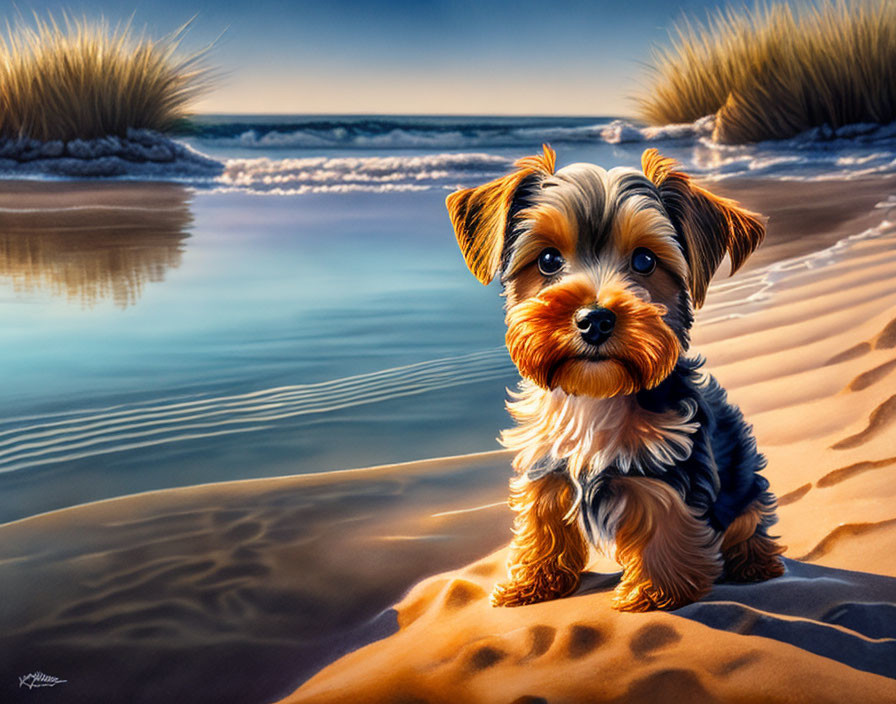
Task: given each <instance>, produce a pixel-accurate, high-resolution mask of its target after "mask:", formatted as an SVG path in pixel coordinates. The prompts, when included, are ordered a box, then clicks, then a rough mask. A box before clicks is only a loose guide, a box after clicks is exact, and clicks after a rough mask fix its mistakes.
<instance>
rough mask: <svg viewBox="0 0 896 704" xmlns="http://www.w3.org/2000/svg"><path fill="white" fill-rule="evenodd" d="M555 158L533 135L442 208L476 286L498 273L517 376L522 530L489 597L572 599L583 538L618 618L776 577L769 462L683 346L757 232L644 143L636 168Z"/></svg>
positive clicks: (512, 434) (508, 438) (516, 487)
mask: <svg viewBox="0 0 896 704" xmlns="http://www.w3.org/2000/svg"><path fill="white" fill-rule="evenodd" d="M555 159H556V155H555V153H554V152H553V150H551V149H550V147H548V146H547V145H545V146H544V154H543V155H538V156H533V157H528V158H524V159H521V160H519V161H518V162H516V164H515V166H516V171H515V172H513V173H511V174H509V175H507V176H504V177H503V178H499V179H497V180H495V181H492V182H491V183H487V184H485V185H483V186H479V187H477V188H471V189H467V190H461V191H457V192H456V193H453V194H452V195H450V196H449V197H448V200H447V206H448V211H449V214H450V216H451V222H452V225H453V226H454V230H455V234H456V235H457V241H458V243H459V244H460V249H461V252H462V253H463V256H464V259H465V261H466V263H467V266H468V267H469V269H470V271H471V272H472V273H473V274H474V275H475V276H476V278H478V279H479V280H480V281H481V282H482V283H484V284H487V283H489V282H490V281H491V280H492V279H493V278H494V277H495V275H496V274H498V273H500V280H501V283H502V284H503V288H504V295H505V296H506V298H507V305H506V322H507V337H506V340H507V349H508V350H509V352H510V356H511V358H512V359H513V361H514V363H515V364H516V366H517V367H518V369H519V372H520V375H521V377H522V381H521V383H520V386H519V390H518V392H516V393H512V392H511V394H510V395H511V398H510V400H509V401H508V403H507V407H508V410H509V412H510V414H511V416H512V417H513V418H514V420H515V421H516V422H517V426H516V427H515V428H513V429H511V430H508V431H505V432H504V433H503V434H502V438H501V440H502V443H503V444H504V445H505V447H508V448H511V449H513V450H516V451H517V454H516V457H515V459H514V461H513V466H514V469H515V470H516V473H517V476H516V477H515V478H514V479H513V481H512V482H511V498H510V505H511V508H512V509H513V510H514V511H515V512H516V518H515V521H514V536H515V537H514V539H513V543H512V545H511V561H510V564H509V570H508V577H509V579H508V581H507V582H506V583H504V584H499V585H498V586H497V587H496V588H495V591H494V592H493V593H492V597H491V600H492V604H493V605H495V606H518V605H523V604H531V603H535V602H539V601H545V600H548V599H555V598H558V597H563V596H566V595H568V594H570V593H572V592H573V591H574V590H575V589H576V587H577V586H578V583H579V576H580V574H581V572H582V570H583V569H584V568H585V565H586V563H587V558H588V550H589V547H588V542H589V541H590V542H591V543H593V544H594V545H595V546H600V545H605V544H608V543H610V542H611V541H615V544H616V559H617V561H618V562H619V563H620V564H621V565H622V567H623V576H622V580H621V582H620V584H619V586H618V587H617V589H616V591H615V593H614V597H613V606H614V608H616V609H619V610H623V611H644V610H648V609H655V608H659V609H674V608H677V607H679V606H683V605H685V604H688V603H691V602H693V601H695V600H697V599H699V598H701V597H702V596H704V595H705V594H706V593H707V592H708V591H709V590H710V588H711V586H712V584H713V583H714V582H715V581H716V580H717V579H719V578H722V577H723V578H725V579H727V580H732V581H761V580H765V579H769V578H772V577H777V576H780V575H781V574H783V572H784V566H783V564H782V562H781V559H780V557H779V555H780V554H781V553H782V552H783V548H782V547H780V546H779V545H778V544H777V543H775V541H774V540H773V539H772V538H771V537H770V536H769V534H768V529H769V527H770V526H771V525H773V524H774V523H775V521H776V520H777V519H776V516H775V507H776V500H775V497H774V496H773V495H772V494H771V492H769V490H768V481H767V480H766V479H765V478H764V477H762V476H761V475H760V474H758V472H759V471H760V470H761V469H762V468H763V467H764V466H765V459H764V458H763V457H762V455H761V454H759V452H758V451H757V449H756V441H755V440H754V438H753V437H752V434H751V428H750V426H748V425H747V424H746V423H745V422H744V419H743V416H742V415H741V412H740V411H739V410H738V409H737V408H736V407H734V406H732V405H730V404H729V403H728V402H727V400H726V394H725V391H724V390H723V389H722V388H721V387H720V386H719V384H718V383H717V382H716V381H715V380H714V379H713V378H712V377H710V376H708V375H705V374H703V373H701V371H700V367H701V365H702V364H703V362H702V360H701V359H699V358H688V357H685V356H684V354H685V352H686V351H687V349H688V344H689V329H690V327H691V325H692V323H693V309H694V308H695V307H699V306H700V305H701V304H702V303H703V299H704V296H705V294H706V289H707V286H708V285H709V281H710V279H711V278H712V276H713V274H714V272H715V271H716V268H717V267H718V266H719V264H720V263H721V260H722V258H723V257H724V256H725V254H726V252H727V254H728V255H729V257H730V259H731V264H732V273H733V272H734V271H735V270H737V268H738V267H739V266H740V265H741V264H742V263H743V262H744V260H745V259H746V258H747V257H748V256H749V255H750V254H751V253H752V252H753V251H754V250H755V249H756V248H757V247H758V246H759V244H760V242H762V239H763V238H764V236H765V227H764V225H763V223H762V220H761V219H760V216H759V215H757V214H755V213H751V212H748V211H746V210H744V209H743V208H741V207H740V206H739V205H738V204H737V203H735V202H734V201H731V200H728V199H725V198H721V197H718V196H715V195H713V194H712V193H710V192H709V191H707V190H705V189H703V188H701V187H700V186H698V185H696V184H695V183H694V182H693V181H692V180H691V178H690V177H689V176H688V175H686V174H685V173H682V172H681V171H680V170H679V169H678V164H677V163H676V162H675V161H674V160H672V159H668V158H665V157H663V156H661V155H660V154H659V153H658V152H657V151H656V150H655V149H648V150H647V151H646V152H644V155H643V157H642V168H643V173H642V172H640V171H637V170H634V169H624V168H615V169H612V170H610V171H606V170H604V169H602V168H600V167H598V166H595V165H593V164H573V165H571V166H567V167H565V168H563V169H561V170H559V171H557V172H556V173H555ZM586 536H587V540H586Z"/></svg>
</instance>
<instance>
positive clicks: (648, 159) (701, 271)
mask: <svg viewBox="0 0 896 704" xmlns="http://www.w3.org/2000/svg"><path fill="white" fill-rule="evenodd" d="M678 166H679V164H678V162H677V161H675V160H674V159H670V158H668V157H664V156H662V155H661V154H660V153H659V152H658V151H657V150H656V149H648V150H647V151H645V152H644V154H643V155H642V156H641V167H642V168H643V169H644V174H645V175H646V176H647V178H649V179H650V180H651V181H653V183H654V184H655V185H656V187H657V189H658V190H659V194H660V199H661V200H662V201H663V205H664V206H665V208H666V212H667V213H668V214H669V217H670V218H671V219H672V224H673V225H674V226H675V229H676V230H677V231H678V233H679V234H680V235H681V237H682V239H683V240H684V245H685V257H686V258H687V260H688V266H689V268H690V270H691V281H690V286H691V298H692V299H693V301H694V306H695V307H697V308H699V307H700V306H701V305H702V304H703V299H704V298H705V297H706V289H707V287H708V286H709V281H710V279H712V276H713V274H714V273H715V272H716V269H717V268H718V267H719V264H720V263H721V261H722V259H723V258H724V256H725V253H726V252H727V253H728V255H729V256H730V257H731V273H732V274H733V273H734V272H735V271H737V270H738V269H739V268H740V266H741V264H743V263H744V262H745V261H746V259H747V257H749V256H750V255H751V254H752V253H753V252H754V251H755V250H756V248H757V247H758V246H759V245H760V244H761V243H762V240H763V239H764V238H765V224H764V222H763V218H762V216H761V215H759V214H758V213H751V212H750V211H749V210H745V209H744V208H742V207H741V206H740V204H739V203H737V202H735V201H733V200H730V199H728V198H722V197H721V196H717V195H714V194H712V193H710V192H709V191H707V190H706V189H705V188H701V187H700V186H698V185H696V184H695V183H694V182H693V181H691V177H690V176H688V175H687V174H685V173H682V172H681V171H679V170H678Z"/></svg>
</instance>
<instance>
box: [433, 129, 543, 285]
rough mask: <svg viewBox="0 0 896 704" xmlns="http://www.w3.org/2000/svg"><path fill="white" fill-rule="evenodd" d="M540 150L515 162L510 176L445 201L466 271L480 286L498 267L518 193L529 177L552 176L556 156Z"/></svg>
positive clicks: (485, 282)
mask: <svg viewBox="0 0 896 704" xmlns="http://www.w3.org/2000/svg"><path fill="white" fill-rule="evenodd" d="M543 149H544V154H536V155H535V156H527V157H525V158H523V159H520V160H519V161H517V162H516V163H515V164H514V166H516V168H517V170H516V171H514V172H513V173H512V174H508V175H507V176H504V177H502V178H499V179H497V180H495V181H491V182H490V183H486V184H484V185H482V186H478V187H476V188H468V189H466V190H463V191H456V192H455V193H452V194H451V195H450V196H448V198H447V200H446V201H445V205H447V206H448V214H449V216H450V217H451V224H452V225H453V226H454V234H455V235H456V236H457V243H458V244H459V245H460V251H461V252H462V253H463V255H464V261H465V262H466V263H467V268H469V270H470V271H471V272H473V275H474V276H475V277H476V278H477V279H479V280H480V281H481V282H482V283H483V284H488V283H489V282H490V281H491V280H492V279H493V278H494V277H495V274H496V273H497V272H498V269H499V268H500V267H501V251H502V250H503V248H504V233H505V232H506V230H507V216H508V213H509V212H510V206H511V205H512V203H513V198H514V195H515V194H516V192H517V189H518V188H519V187H520V186H521V185H522V183H523V181H525V180H526V179H527V178H528V177H530V176H539V175H540V176H542V177H544V176H550V175H551V174H552V173H554V164H555V163H556V158H557V155H556V154H555V152H554V150H553V149H551V148H550V147H549V146H548V145H547V144H545V145H543Z"/></svg>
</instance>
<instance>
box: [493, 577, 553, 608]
mask: <svg viewBox="0 0 896 704" xmlns="http://www.w3.org/2000/svg"><path fill="white" fill-rule="evenodd" d="M552 598H553V597H551V596H547V597H545V596H540V595H538V594H537V593H536V591H535V590H534V589H533V587H532V585H531V584H518V583H514V582H508V583H506V584H496V585H495V588H494V589H493V590H492V595H491V598H490V601H491V604H492V606H526V605H527V604H537V603H538V602H539V601H545V599H552Z"/></svg>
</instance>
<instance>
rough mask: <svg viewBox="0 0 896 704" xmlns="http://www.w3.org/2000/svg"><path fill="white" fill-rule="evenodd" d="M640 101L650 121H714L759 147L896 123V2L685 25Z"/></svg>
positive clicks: (819, 6)
mask: <svg viewBox="0 0 896 704" xmlns="http://www.w3.org/2000/svg"><path fill="white" fill-rule="evenodd" d="M649 73H650V80H649V84H648V86H647V88H646V90H645V91H644V92H643V93H642V94H641V95H640V96H639V97H637V98H636V99H635V100H636V104H637V109H638V113H639V115H640V117H641V118H642V119H644V120H645V121H647V122H649V123H651V124H669V123H675V122H692V121H693V120H696V119H698V118H700V117H703V116H705V115H709V114H715V115H716V127H715V134H714V136H715V138H716V139H717V140H719V141H723V142H736V143H740V142H753V141H759V140H764V139H781V138H786V137H791V136H793V135H795V134H798V133H800V132H803V131H805V130H807V129H810V128H812V127H816V126H820V125H828V126H830V127H832V128H834V129H836V128H838V127H841V126H843V125H847V124H852V123H859V122H875V123H881V124H883V123H889V122H892V121H894V120H896V2H893V0H853V1H851V2H847V1H845V0H818V1H817V2H815V3H812V4H805V5H803V6H802V7H800V8H799V9H796V10H795V9H793V8H792V7H790V6H788V5H785V4H782V3H780V2H777V3H773V4H761V5H756V6H755V7H754V9H752V10H732V9H728V10H726V11H720V12H718V13H717V14H715V15H713V16H710V17H709V19H707V21H706V22H698V21H694V20H686V21H684V22H682V23H680V24H678V25H677V26H675V27H674V28H673V30H672V32H671V33H670V44H669V45H668V46H666V47H663V48H659V49H656V50H655V51H654V53H653V55H652V59H651V62H650V64H649Z"/></svg>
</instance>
